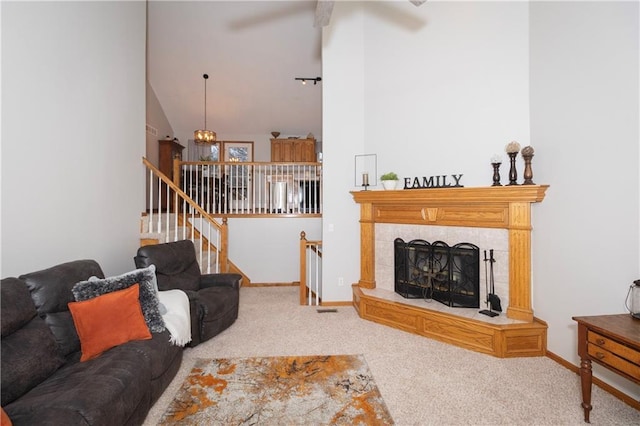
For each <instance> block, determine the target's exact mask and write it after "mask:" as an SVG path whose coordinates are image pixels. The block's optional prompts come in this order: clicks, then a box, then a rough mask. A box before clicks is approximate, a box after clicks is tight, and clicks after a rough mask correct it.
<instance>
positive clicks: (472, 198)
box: [351, 185, 549, 204]
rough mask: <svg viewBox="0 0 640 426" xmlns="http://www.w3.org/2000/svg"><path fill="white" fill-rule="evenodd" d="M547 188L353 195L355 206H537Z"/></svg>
mask: <svg viewBox="0 0 640 426" xmlns="http://www.w3.org/2000/svg"><path fill="white" fill-rule="evenodd" d="M548 187H549V185H507V186H482V187H451V188H427V189H401V190H395V191H353V192H351V193H352V194H353V198H354V199H355V200H356V202H358V203H376V204H378V203H379V204H393V203H398V202H401V203H408V204H420V203H424V202H437V203H452V204H459V203H510V202H528V203H537V202H540V201H542V200H543V199H544V195H545V192H546V190H547V188H548Z"/></svg>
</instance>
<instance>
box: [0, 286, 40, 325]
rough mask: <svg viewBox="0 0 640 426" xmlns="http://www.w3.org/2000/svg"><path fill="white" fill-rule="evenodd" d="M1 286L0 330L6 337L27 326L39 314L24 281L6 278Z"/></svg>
mask: <svg viewBox="0 0 640 426" xmlns="http://www.w3.org/2000/svg"><path fill="white" fill-rule="evenodd" d="M1 285H2V299H0V304H1V306H2V310H1V311H0V315H1V317H0V328H1V329H2V337H4V336H7V335H9V334H11V333H13V332H14V331H16V330H18V329H20V327H23V326H25V325H26V324H27V323H28V322H29V321H31V319H32V318H33V317H35V316H36V315H37V312H36V307H35V305H34V304H33V301H32V300H31V296H30V295H29V289H27V286H26V285H25V283H24V282H23V281H21V280H19V279H17V278H5V279H3V280H2V284H1Z"/></svg>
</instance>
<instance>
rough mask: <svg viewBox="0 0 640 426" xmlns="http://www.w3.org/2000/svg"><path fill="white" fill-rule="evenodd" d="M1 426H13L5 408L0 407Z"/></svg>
mask: <svg viewBox="0 0 640 426" xmlns="http://www.w3.org/2000/svg"><path fill="white" fill-rule="evenodd" d="M0 411H1V413H0V426H11V425H12V423H11V419H10V418H9V416H7V413H6V412H5V411H4V408H2V407H0Z"/></svg>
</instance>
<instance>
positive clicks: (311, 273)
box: [300, 231, 322, 306]
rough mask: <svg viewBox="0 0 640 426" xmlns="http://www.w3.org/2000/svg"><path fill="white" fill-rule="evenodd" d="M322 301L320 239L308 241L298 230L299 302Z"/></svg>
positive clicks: (312, 303)
mask: <svg viewBox="0 0 640 426" xmlns="http://www.w3.org/2000/svg"><path fill="white" fill-rule="evenodd" d="M321 301H322V241H309V240H307V235H306V233H305V232H304V231H302V232H300V304H301V305H309V306H319V305H320V303H321Z"/></svg>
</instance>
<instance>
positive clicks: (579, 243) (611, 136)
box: [530, 2, 640, 398]
mask: <svg viewBox="0 0 640 426" xmlns="http://www.w3.org/2000/svg"><path fill="white" fill-rule="evenodd" d="M638 13H639V10H638V3H637V2H626V3H622V2H619V3H613V2H612V3H602V2H593V3H592V2H580V3H572V2H567V3H546V2H545V3H538V2H536V3H532V4H531V15H530V20H531V139H532V143H533V146H534V147H535V148H536V154H537V155H536V156H535V157H534V173H535V174H538V175H539V176H540V177H541V179H543V180H544V181H545V183H549V184H551V187H550V189H549V191H548V195H547V197H546V199H545V201H544V202H543V203H542V204H541V205H540V206H539V207H537V208H536V209H535V216H534V227H535V231H534V233H533V273H534V297H533V303H534V308H535V313H536V316H538V317H539V318H542V319H543V320H545V321H547V322H548V323H549V331H548V347H549V350H550V351H552V352H554V353H556V354H557V355H559V356H561V357H562V358H564V359H567V360H569V361H571V362H572V363H574V364H576V365H577V364H578V363H579V359H578V356H577V354H576V345H577V332H576V329H577V326H576V324H575V322H574V321H572V319H571V317H572V316H582V315H601V314H615V313H621V312H625V307H624V299H625V296H626V294H627V289H628V288H629V285H630V284H631V283H632V281H633V280H635V279H638V278H639V277H640V269H639V263H638V256H639V255H640V240H639V237H638V233H639V220H640V205H639V196H638V192H639V188H640V176H639V174H638V155H639V154H640V153H639V148H640V146H639V145H640V143H639V140H640V134H639V131H638V128H639V120H638V114H639V113H640V111H639V110H638V88H639V87H638V78H639V77H638V76H639V75H640V69H639V67H638V57H639V50H638V49H639V45H638V40H639V35H640V33H639V29H638ZM534 177H535V176H534ZM534 180H535V179H534ZM603 370H604V369H601V368H600V367H599V366H594V371H595V374H596V375H598V376H601V377H602V376H604V377H606V379H607V380H608V381H610V382H615V383H618V387H621V388H623V389H626V390H627V393H629V394H631V395H635V397H636V398H638V397H640V389H639V388H638V386H637V385H633V384H631V383H630V382H627V381H624V380H621V379H617V378H616V379H615V380H614V379H612V378H613V376H612V375H610V374H605V372H604V371H603Z"/></svg>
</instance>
